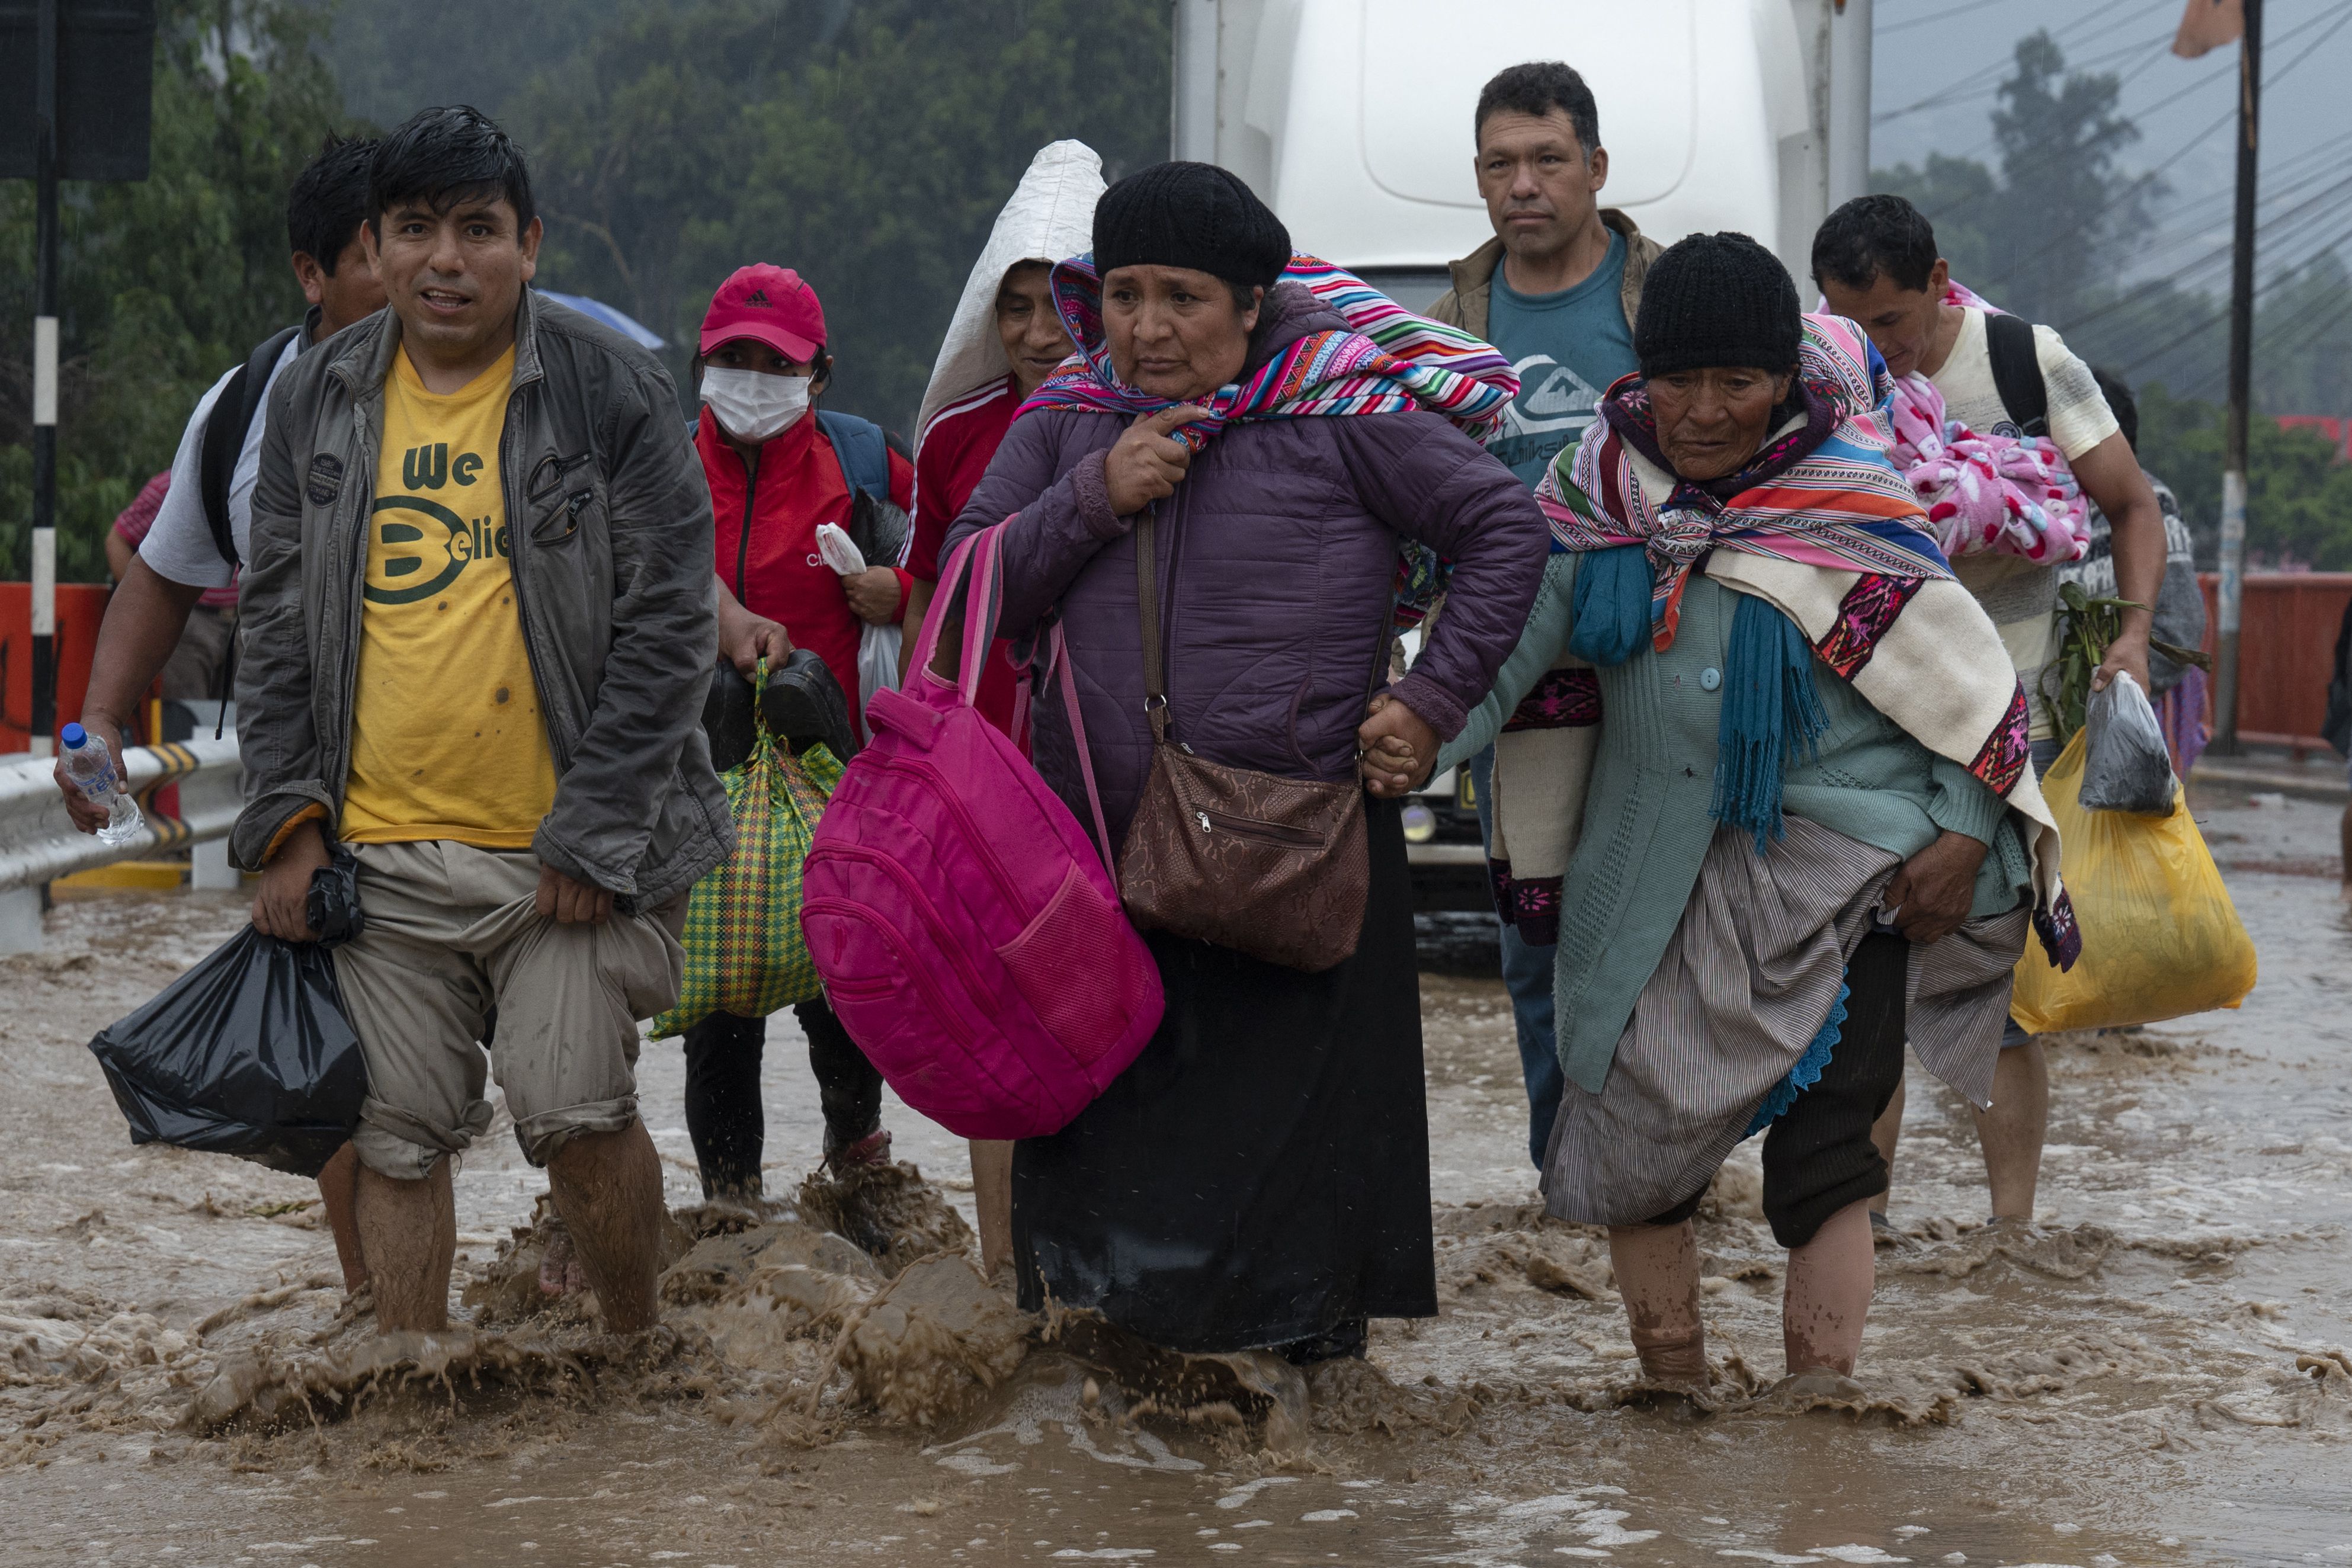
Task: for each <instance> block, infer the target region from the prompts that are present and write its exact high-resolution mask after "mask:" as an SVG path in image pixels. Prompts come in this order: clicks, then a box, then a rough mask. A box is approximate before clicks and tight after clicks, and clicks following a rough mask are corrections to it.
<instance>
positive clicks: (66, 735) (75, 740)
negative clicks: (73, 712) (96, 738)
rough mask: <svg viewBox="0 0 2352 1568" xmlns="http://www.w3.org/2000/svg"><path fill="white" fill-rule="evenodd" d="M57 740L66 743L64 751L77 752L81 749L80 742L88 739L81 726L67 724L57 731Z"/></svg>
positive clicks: (87, 734)
mask: <svg viewBox="0 0 2352 1568" xmlns="http://www.w3.org/2000/svg"><path fill="white" fill-rule="evenodd" d="M58 739H59V740H62V741H64V742H65V743H66V749H67V750H68V751H79V750H80V749H81V745H82V742H83V741H85V740H88V739H89V733H88V732H87V731H85V730H84V729H83V728H82V727H81V726H79V725H78V724H69V725H68V726H66V727H65V728H63V729H61V730H59V731H58Z"/></svg>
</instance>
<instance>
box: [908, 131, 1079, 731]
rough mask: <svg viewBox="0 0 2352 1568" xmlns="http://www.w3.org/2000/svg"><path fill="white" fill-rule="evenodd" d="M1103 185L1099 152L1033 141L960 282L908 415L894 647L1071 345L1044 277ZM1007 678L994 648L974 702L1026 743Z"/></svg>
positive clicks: (918, 619) (1070, 247)
mask: <svg viewBox="0 0 2352 1568" xmlns="http://www.w3.org/2000/svg"><path fill="white" fill-rule="evenodd" d="M1102 193H1103V177H1102V159H1101V158H1100V157H1099V156H1097V154H1096V152H1095V151H1094V149H1093V148H1091V147H1088V146H1087V144H1086V143H1085V142H1083V141H1056V142H1055V143H1053V144H1052V145H1051V146H1048V147H1045V148H1043V149H1041V150H1040V151H1039V152H1038V153H1037V156H1036V157H1035V158H1034V159H1032V160H1031V161H1030V163H1029V172H1027V173H1025V174H1024V175H1023V176H1022V177H1021V184H1020V187H1019V189H1017V190H1015V191H1014V192H1013V199H1012V200H1011V201H1009V202H1007V203H1005V204H1004V210H1003V212H1002V213H1000V214H997V218H996V226H995V227H994V228H993V229H992V230H991V231H990V232H989V235H988V244H987V246H986V247H985V248H983V249H982V251H981V253H980V259H979V261H977V262H976V263H974V264H973V266H972V269H971V277H970V279H969V280H967V281H966V282H965V284H964V286H963V298H961V300H959V301H958V302H957V304H956V312H955V317H954V319H953V320H951V321H950V323H949V325H948V335H947V340H946V341H945V342H943V343H941V344H940V357H939V362H938V363H937V364H936V365H934V366H933V367H932V370H931V384H930V386H929V389H927V390H926V391H925V392H924V393H923V407H922V413H920V414H919V416H918V417H917V420H916V425H915V527H914V532H913V534H912V535H911V536H910V537H909V538H908V543H907V557H906V559H905V560H904V561H903V562H901V563H900V564H901V565H902V566H904V568H905V569H906V570H907V573H908V577H909V578H911V579H912V581H911V582H910V584H909V586H908V600H907V616H906V622H905V624H906V638H905V643H904V646H905V648H906V650H907V652H906V653H905V654H904V655H902V656H903V657H911V656H912V653H913V649H914V646H915V643H916V641H917V634H918V632H919V629H920V627H921V625H922V618H923V616H924V614H925V612H927V611H928V610H929V605H930V601H931V593H932V591H933V590H934V589H935V588H936V586H937V585H938V582H939V577H940V559H939V552H940V541H941V540H942V539H943V538H946V537H947V531H948V525H949V524H950V523H951V522H953V521H954V520H955V516H956V514H957V513H958V512H959V511H961V510H962V509H963V504H964V502H965V501H966V500H968V499H969V498H970V497H971V492H972V488H973V486H977V485H978V484H979V483H980V476H982V474H984V473H986V472H987V471H988V463H989V459H990V458H992V457H993V456H995V455H996V448H997V445H998V444H999V443H1000V442H1002V441H1003V439H1004V433H1005V432H1006V431H1007V430H1010V429H1011V428H1012V427H1013V411H1014V410H1015V409H1017V408H1019V407H1020V406H1021V404H1022V403H1023V402H1025V401H1026V400H1027V398H1028V396H1029V394H1030V393H1031V392H1035V391H1036V390H1037V388H1038V386H1039V385H1040V384H1041V383H1042V382H1044V381H1045V378H1046V377H1047V376H1049V375H1051V374H1053V373H1054V368H1055V366H1056V365H1058V364H1060V363H1061V362H1062V361H1063V359H1064V358H1065V357H1066V355H1067V354H1068V353H1069V352H1070V337H1069V334H1068V333H1067V332H1066V331H1065V330H1064V329H1063V327H1062V319H1061V317H1060V316H1059V315H1058V314H1057V313H1056V312H1055V308H1054V298H1053V294H1052V291H1051V288H1050V287H1049V279H1050V277H1051V276H1052V272H1053V264H1054V263H1055V262H1057V261H1062V260H1065V259H1066V258H1067V257H1070V256H1076V255H1078V254H1079V253H1080V252H1082V251H1084V250H1086V249H1087V246H1089V245H1091V244H1092V243H1093V235H1094V217H1095V202H1096V200H1097V198H1099V197H1100V196H1101V195H1102ZM1013 685H1014V683H1013V668H1012V665H1011V664H1008V663H1007V662H1006V660H1005V658H1004V655H1003V652H1002V649H1001V648H1000V649H999V651H998V652H997V653H994V654H992V656H991V658H990V660H989V667H988V670H987V672H986V673H985V675H984V676H983V678H982V683H981V689H980V708H981V711H982V713H984V714H986V715H987V716H988V717H989V719H990V720H991V721H992V723H994V724H995V726H996V727H998V728H999V729H1001V730H1003V731H1004V733H1005V734H1007V735H1010V736H1012V737H1013V739H1015V740H1018V741H1021V742H1022V743H1023V744H1024V746H1025V745H1026V744H1027V737H1025V736H1023V735H1019V734H1016V733H1015V732H1014V714H1013V707H1014V703H1013Z"/></svg>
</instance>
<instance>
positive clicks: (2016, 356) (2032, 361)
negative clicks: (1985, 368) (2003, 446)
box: [1985, 310, 2050, 436]
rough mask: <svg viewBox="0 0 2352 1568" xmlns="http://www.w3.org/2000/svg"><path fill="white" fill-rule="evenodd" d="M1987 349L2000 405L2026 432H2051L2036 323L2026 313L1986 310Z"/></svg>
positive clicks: (2032, 434) (2032, 433) (2023, 431)
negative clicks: (2035, 336) (2001, 313)
mask: <svg viewBox="0 0 2352 1568" xmlns="http://www.w3.org/2000/svg"><path fill="white" fill-rule="evenodd" d="M1985 352H1986V354H1987V355H1988V356H1989V357H1990V359H1991V361H1992V385H1993V390H1994V391H1995V392H1999V393H2000V406H2001V407H2002V408H2004V409H2006V410H2007V411H2008V412H2009V417H2010V419H2011V422H2013V423H2015V424H2016V426H2017V433H2018V434H2020V435H2024V436H2035V435H2047V434H2050V389H2049V387H2047V386H2046V385H2044V384H2043V382H2042V356H2041V355H2040V354H2039V353H2037V352H2036V351H2035V350H2034V347H2033V323H2032V322H2031V321H2028V320H2027V319H2025V318H2024V317H2022V316H1998V315H1995V314H1994V313H1993V312H1991V311H1990V310H1988V311H1986V312H1985Z"/></svg>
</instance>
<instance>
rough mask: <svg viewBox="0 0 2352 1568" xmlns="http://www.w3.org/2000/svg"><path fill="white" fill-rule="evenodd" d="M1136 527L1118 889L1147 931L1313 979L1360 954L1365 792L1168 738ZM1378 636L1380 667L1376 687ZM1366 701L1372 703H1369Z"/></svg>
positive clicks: (1155, 595) (1155, 609)
mask: <svg viewBox="0 0 2352 1568" xmlns="http://www.w3.org/2000/svg"><path fill="white" fill-rule="evenodd" d="M1157 510H1158V508H1157V507H1154V508H1152V510H1150V511H1147V512H1146V513H1145V514H1144V516H1143V517H1142V518H1141V519H1140V520H1139V521H1138V522H1137V524H1136V527H1135V587H1136V598H1137V604H1138V607H1139V609H1140V611H1141V612H1142V615H1141V619H1142V624H1143V684H1144V691H1145V697H1144V711H1145V713H1146V714H1148V715H1149V716H1150V720H1151V738H1152V747H1151V770H1150V773H1149V774H1148V775H1147V776H1146V777H1145V779H1144V783H1143V797H1142V799H1141V800H1140V801H1139V802H1138V804H1137V806H1136V809H1135V817H1134V820H1133V821H1131V822H1130V823H1129V826H1128V830H1127V841H1126V842H1125V843H1123V844H1121V845H1120V846H1119V854H1118V889H1119V895H1120V897H1121V898H1122V899H1123V900H1125V902H1126V904H1127V912H1128V915H1129V917H1130V918H1131V919H1133V920H1134V922H1135V924H1136V925H1137V927H1138V928H1139V929H1141V930H1146V931H1150V930H1160V931H1170V932H1173V933H1175V934H1176V935H1177V936H1196V937H1198V938H1200V939H1201V940H1202V941H1203V942H1213V943H1215V944H1216V945H1217V946H1220V947H1231V948H1233V949H1234V950H1235V951H1237V952H1242V953H1246V954H1248V955H1249V956H1252V957H1254V958H1263V959H1265V961H1266V962H1267V963H1270V964H1282V965H1286V966H1287V967H1290V968H1293V969H1303V970H1306V971H1307V973H1309V974H1316V973H1319V972H1321V971H1322V970H1325V969H1328V968H1330V967H1333V966H1335V965H1337V964H1339V963H1341V962H1344V961H1345V960H1346V959H1347V958H1348V957H1349V956H1350V955H1351V954H1353V953H1354V952H1355V950H1356V938H1357V936H1359V935H1360V933H1361V932H1362V930H1363V925H1364V902H1365V900H1366V898H1367V897H1368V896H1369V895H1370V891H1371V859H1370V852H1369V850H1368V849H1367V847H1366V840H1365V829H1364V791H1363V786H1362V784H1361V783H1360V781H1358V780H1356V779H1346V780H1343V781H1340V782H1336V783H1326V782H1323V781H1321V780H1319V779H1285V778H1283V777H1281V776H1280V775H1278V774H1273V773H1259V772H1255V771H1254V770H1252V769H1250V768H1227V767H1223V766H1221V765H1220V764H1217V763H1214V762H1211V761H1208V760H1206V759H1205V758H1201V757H1198V756H1196V755H1194V754H1193V751H1192V747H1188V746H1186V745H1185V744H1184V743H1183V742H1182V741H1181V740H1177V739H1173V738H1171V737H1170V734H1169V725H1168V688H1167V685H1166V682H1165V680H1164V678H1163V677H1164V672H1163V671H1162V669H1161V668H1160V592H1159V585H1158V577H1159V554H1158V551H1157V549H1156V548H1155V547H1156V544H1157V540H1156V539H1155V538H1154V537H1153V536H1154V529H1153V522H1154V515H1155V513H1156V512H1157ZM1388 642H1389V634H1388V632H1387V630H1386V629H1385V628H1383V630H1382V632H1381V645H1380V649H1379V650H1378V652H1377V653H1376V654H1375V657H1374V662H1373V665H1372V680H1373V682H1374V683H1375V684H1377V683H1378V681H1379V679H1380V673H1381V664H1383V663H1385V660H1384V659H1383V658H1382V657H1381V655H1382V654H1385V653H1386V652H1387V649H1388ZM1365 700H1366V701H1367V702H1369V701H1370V691H1369V690H1368V691H1367V692H1366V694H1365Z"/></svg>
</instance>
